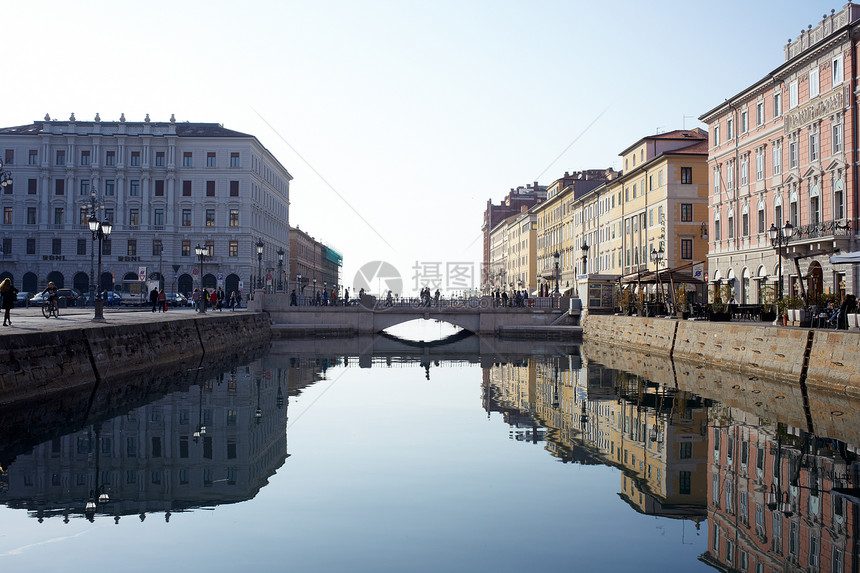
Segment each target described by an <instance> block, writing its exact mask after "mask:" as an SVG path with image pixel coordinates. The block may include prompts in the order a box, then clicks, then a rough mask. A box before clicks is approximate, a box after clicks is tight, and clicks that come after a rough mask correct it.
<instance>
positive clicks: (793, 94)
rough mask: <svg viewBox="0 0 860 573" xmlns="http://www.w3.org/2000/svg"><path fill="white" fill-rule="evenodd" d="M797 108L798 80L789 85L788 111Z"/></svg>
mask: <svg viewBox="0 0 860 573" xmlns="http://www.w3.org/2000/svg"><path fill="white" fill-rule="evenodd" d="M796 107H797V80H794V81H793V82H791V83H790V84H788V109H794V108H796Z"/></svg>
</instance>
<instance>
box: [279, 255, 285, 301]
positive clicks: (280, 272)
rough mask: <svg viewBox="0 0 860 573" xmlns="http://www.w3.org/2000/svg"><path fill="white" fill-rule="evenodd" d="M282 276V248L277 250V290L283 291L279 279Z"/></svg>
mask: <svg viewBox="0 0 860 573" xmlns="http://www.w3.org/2000/svg"><path fill="white" fill-rule="evenodd" d="M283 276H284V249H283V247H281V248H279V249H278V290H279V291H280V290H281V289H283V282H282V281H281V278H282V277H283Z"/></svg>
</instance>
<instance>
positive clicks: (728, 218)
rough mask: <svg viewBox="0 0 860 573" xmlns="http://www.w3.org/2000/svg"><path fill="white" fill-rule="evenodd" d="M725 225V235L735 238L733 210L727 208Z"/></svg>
mask: <svg viewBox="0 0 860 573" xmlns="http://www.w3.org/2000/svg"><path fill="white" fill-rule="evenodd" d="M726 225H727V227H728V229H727V230H726V237H727V238H729V239H734V238H735V210H734V209H729V212H728V214H727V215H726Z"/></svg>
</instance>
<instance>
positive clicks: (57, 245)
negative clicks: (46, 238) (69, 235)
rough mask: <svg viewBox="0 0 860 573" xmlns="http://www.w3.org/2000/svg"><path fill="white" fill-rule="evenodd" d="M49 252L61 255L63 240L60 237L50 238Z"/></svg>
mask: <svg viewBox="0 0 860 573" xmlns="http://www.w3.org/2000/svg"><path fill="white" fill-rule="evenodd" d="M51 254H52V255H62V254H63V240H62V239H51Z"/></svg>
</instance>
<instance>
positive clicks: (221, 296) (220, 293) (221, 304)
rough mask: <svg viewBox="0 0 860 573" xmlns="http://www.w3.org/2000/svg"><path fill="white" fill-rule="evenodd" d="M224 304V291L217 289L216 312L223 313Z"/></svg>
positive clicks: (225, 302)
mask: <svg viewBox="0 0 860 573" xmlns="http://www.w3.org/2000/svg"><path fill="white" fill-rule="evenodd" d="M225 304H227V301H226V300H225V299H224V289H223V288H221V287H218V310H221V311H223V310H224V305H225Z"/></svg>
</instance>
